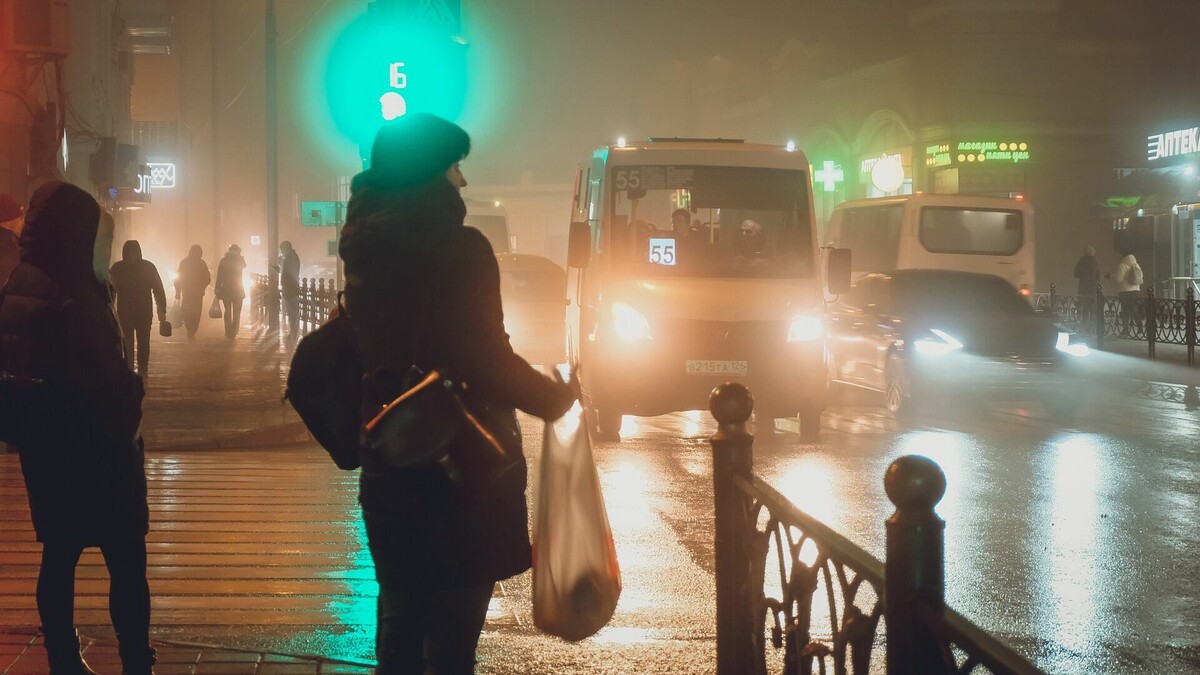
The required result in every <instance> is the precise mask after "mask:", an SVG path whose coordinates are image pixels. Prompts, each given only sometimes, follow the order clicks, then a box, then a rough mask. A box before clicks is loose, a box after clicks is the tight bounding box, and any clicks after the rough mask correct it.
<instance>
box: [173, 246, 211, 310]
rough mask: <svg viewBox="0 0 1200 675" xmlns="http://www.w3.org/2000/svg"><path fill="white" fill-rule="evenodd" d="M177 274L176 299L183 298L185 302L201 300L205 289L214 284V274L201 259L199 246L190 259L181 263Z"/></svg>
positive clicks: (192, 251)
mask: <svg viewBox="0 0 1200 675" xmlns="http://www.w3.org/2000/svg"><path fill="white" fill-rule="evenodd" d="M176 273H177V276H176V277H175V297H182V298H183V299H184V301H187V300H188V299H191V298H195V299H196V300H197V301H198V300H200V299H201V298H203V297H204V289H206V288H208V285H209V284H211V283H212V274H211V273H210V272H209V271H208V265H207V264H206V263H205V262H204V258H202V257H201V250H200V247H199V246H193V247H192V250H191V251H190V252H188V257H186V258H184V259H183V260H180V261H179V267H178V269H177V270H176Z"/></svg>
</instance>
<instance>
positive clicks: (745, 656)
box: [709, 384, 1042, 675]
mask: <svg viewBox="0 0 1200 675" xmlns="http://www.w3.org/2000/svg"><path fill="white" fill-rule="evenodd" d="M753 407H754V406H753V399H752V398H751V396H750V392H749V390H747V389H746V388H745V387H744V386H742V385H739V384H725V385H722V386H720V387H717V388H716V389H715V390H713V394H712V396H711V397H710V399H709V408H710V410H711V411H712V413H713V417H715V418H716V420H717V422H718V423H719V425H720V426H719V428H718V430H717V433H716V434H714V435H713V437H712V439H711V441H710V442H711V444H712V451H713V502H714V507H715V508H714V520H715V528H714V539H715V557H716V583H717V598H716V599H717V669H716V672H717V675H734V674H738V675H741V674H750V675H765V674H766V673H767V672H780V673H783V674H784V675H801V674H805V675H807V674H810V673H822V674H824V673H826V672H833V673H838V674H846V673H851V674H853V675H867V673H869V672H871V659H872V658H873V657H874V656H876V655H877V654H879V653H880V652H882V653H883V655H884V658H885V661H886V668H885V671H886V672H887V673H888V675H918V674H919V675H931V674H938V673H975V672H991V673H995V674H997V675H1001V674H1013V675H1026V674H1030V675H1032V674H1035V673H1041V672H1042V671H1040V670H1038V668H1037V667H1035V666H1034V665H1033V664H1031V663H1030V662H1029V661H1027V660H1026V659H1025V658H1023V657H1022V656H1020V655H1019V654H1017V653H1016V652H1015V651H1013V650H1012V649H1011V648H1009V647H1007V646H1006V645H1004V644H1003V643H1001V642H1000V641H999V640H997V639H996V638H995V637H993V636H991V635H989V634H987V633H986V632H984V631H983V630H981V629H980V628H978V627H977V626H975V625H974V624H973V623H971V622H970V621H968V620H967V619H965V618H964V617H962V616H961V615H959V614H958V613H956V612H955V611H954V610H952V609H950V608H949V607H947V606H946V604H945V583H944V540H943V533H944V529H945V522H944V521H942V520H941V519H940V518H939V517H938V516H937V514H936V513H935V512H934V506H935V505H936V504H937V503H938V501H940V500H941V498H942V495H943V494H944V493H945V490H946V477H945V475H944V474H943V473H942V470H941V468H939V467H938V465H937V464H935V463H934V462H933V461H932V460H930V459H928V458H926V457H921V456H918V455H908V456H905V457H901V458H900V459H898V460H896V461H895V462H893V463H892V465H891V466H890V467H889V468H888V470H887V473H886V476H885V478H884V486H885V490H886V491H887V495H888V498H889V499H890V500H891V501H892V503H893V504H895V506H896V511H895V513H894V514H893V515H892V516H891V517H890V518H888V520H887V522H886V533H887V546H886V547H887V557H886V560H885V561H884V562H880V561H879V560H877V559H875V558H874V557H873V556H871V555H870V554H869V553H867V552H866V551H864V550H862V549H861V548H859V547H858V546H856V545H854V544H853V543H852V542H850V541H849V540H847V539H846V538H845V537H842V536H841V535H839V534H838V533H837V532H835V531H833V530H832V529H830V528H829V527H827V526H826V525H824V524H823V523H821V522H820V521H818V520H816V519H815V518H813V517H812V516H810V515H808V514H806V513H804V512H803V511H801V510H800V509H799V508H797V507H796V506H795V505H794V504H792V503H791V502H789V501H788V500H787V499H786V498H785V497H784V496H783V495H781V494H780V493H779V492H777V491H776V490H775V489H773V488H772V487H771V486H770V485H768V484H767V483H766V482H764V481H763V480H762V479H760V478H758V477H756V476H755V475H754V474H753V468H754V467H753V464H754V461H753V442H754V438H753V437H752V436H751V435H750V434H748V433H747V432H746V428H745V423H746V420H747V419H749V417H750V414H751V412H752V410H753ZM768 581H769V582H770V585H769V588H768ZM881 621H882V622H883V624H884V633H883V634H882V635H881V634H880V631H879V624H880V622H881ZM768 645H770V646H771V648H772V650H773V652H770V653H769V651H768V649H767V646H768ZM768 660H769V661H771V666H770V667H769V666H768ZM830 666H832V670H831V669H830V668H829V667H830ZM878 670H879V669H878V668H876V671H878Z"/></svg>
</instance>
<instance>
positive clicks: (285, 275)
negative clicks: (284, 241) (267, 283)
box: [279, 250, 300, 298]
mask: <svg viewBox="0 0 1200 675" xmlns="http://www.w3.org/2000/svg"><path fill="white" fill-rule="evenodd" d="M279 288H280V289H281V291H282V292H283V296H284V297H291V298H294V297H296V296H298V295H300V256H299V255H297V254H296V251H295V250H288V251H285V252H284V253H283V254H281V255H280V256H279Z"/></svg>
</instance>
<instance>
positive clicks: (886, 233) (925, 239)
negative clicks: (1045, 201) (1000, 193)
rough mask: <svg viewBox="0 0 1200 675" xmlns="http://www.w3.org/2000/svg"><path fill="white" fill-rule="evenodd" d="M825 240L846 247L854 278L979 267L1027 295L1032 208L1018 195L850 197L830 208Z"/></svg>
mask: <svg viewBox="0 0 1200 675" xmlns="http://www.w3.org/2000/svg"><path fill="white" fill-rule="evenodd" d="M824 242H825V243H826V244H827V245H829V246H833V247H838V248H847V249H850V251H851V253H852V262H851V266H852V269H853V275H854V278H855V279H856V280H857V279H858V278H859V277H861V276H863V275H865V274H869V273H871V272H891V271H892V270H898V269H921V268H924V269H942V270H958V271H962V272H983V273H987V274H995V275H996V276H999V277H1003V278H1004V279H1007V280H1008V282H1009V283H1011V284H1012V285H1013V286H1014V287H1015V288H1016V289H1018V290H1019V291H1020V292H1021V294H1022V295H1025V296H1028V295H1029V294H1030V292H1031V291H1032V290H1033V283H1034V257H1033V255H1034V243H1033V209H1032V208H1031V207H1030V205H1029V202H1027V201H1025V200H1024V199H1022V198H1019V197H1018V198H1014V199H1007V198H1001V197H978V196H972V195H940V194H914V195H904V196H900V197H882V198H878V199H855V200H851V201H847V202H843V203H841V204H839V205H837V206H836V207H834V209H833V215H832V216H831V217H830V220H829V225H828V227H827V229H826V233H825V237H824Z"/></svg>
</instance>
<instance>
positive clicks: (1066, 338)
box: [1054, 331, 1092, 356]
mask: <svg viewBox="0 0 1200 675" xmlns="http://www.w3.org/2000/svg"><path fill="white" fill-rule="evenodd" d="M1054 346H1055V348H1056V349H1058V351H1060V352H1066V353H1068V354H1070V355H1071V356H1087V355H1088V354H1091V353H1092V350H1091V349H1088V346H1087V345H1085V344H1083V343H1082V342H1076V343H1072V342H1071V334H1070V333H1064V332H1062V331H1059V333H1058V342H1057V343H1056V344H1055V345H1054Z"/></svg>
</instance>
